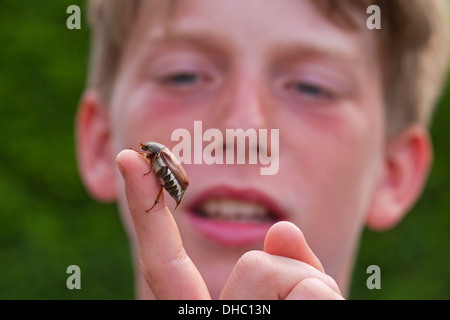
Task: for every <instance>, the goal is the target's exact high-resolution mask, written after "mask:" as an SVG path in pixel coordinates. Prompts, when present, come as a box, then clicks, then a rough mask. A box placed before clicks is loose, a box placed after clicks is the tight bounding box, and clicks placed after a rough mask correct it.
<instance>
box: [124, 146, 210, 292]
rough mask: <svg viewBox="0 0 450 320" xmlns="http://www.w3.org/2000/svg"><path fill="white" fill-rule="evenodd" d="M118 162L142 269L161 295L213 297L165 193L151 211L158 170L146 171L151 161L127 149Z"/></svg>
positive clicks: (157, 187)
mask: <svg viewBox="0 0 450 320" xmlns="http://www.w3.org/2000/svg"><path fill="white" fill-rule="evenodd" d="M116 161H117V164H118V166H119V169H120V171H121V173H122V176H123V178H124V180H125V191H126V195H127V200H128V206H129V209H130V213H131V216H132V219H133V223H134V227H135V231H136V236H137V239H138V243H139V251H140V255H141V271H142V273H143V276H144V278H145V279H146V281H147V283H148V284H149V286H150V288H151V289H152V291H153V293H154V294H155V296H156V298H157V299H209V298H210V296H209V292H208V289H207V287H206V284H205V282H204V281H203V279H202V277H201V275H200V273H199V272H198V270H197V268H196V267H195V265H194V264H193V262H192V261H191V259H190V258H189V257H188V255H187V254H186V251H185V250H184V248H183V243H182V241H181V237H180V233H179V231H178V227H177V225H176V223H175V220H174V218H173V216H172V213H171V212H170V211H169V209H168V208H167V206H166V203H165V201H164V195H162V196H161V201H160V202H159V203H158V204H156V206H155V207H154V208H153V209H152V210H151V211H149V212H148V213H147V212H146V210H148V209H149V208H150V207H151V206H152V205H153V203H154V201H155V199H156V196H157V194H158V192H159V190H160V188H161V187H160V185H159V184H158V182H157V180H156V176H155V174H154V173H153V172H152V173H151V174H148V175H145V176H144V174H145V173H147V172H148V170H149V163H148V162H147V161H146V160H145V159H144V158H143V157H141V156H140V155H139V154H138V153H136V152H134V151H131V150H124V151H122V152H120V153H119V154H118V156H117V159H116Z"/></svg>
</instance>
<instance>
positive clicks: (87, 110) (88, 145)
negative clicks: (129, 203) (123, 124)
mask: <svg viewBox="0 0 450 320" xmlns="http://www.w3.org/2000/svg"><path fill="white" fill-rule="evenodd" d="M76 146H77V160H78V167H79V170H80V173H81V177H82V179H83V182H84V184H85V186H86V189H87V190H88V191H89V193H90V194H91V195H92V196H93V197H94V198H96V199H97V200H99V201H102V202H110V201H113V200H115V197H116V187H115V166H114V163H115V162H114V158H113V157H112V153H111V141H110V131H109V121H108V113H107V110H106V107H105V106H104V105H103V104H102V101H101V99H100V97H99V95H98V93H97V92H96V91H93V90H89V91H86V92H85V93H84V94H83V96H82V98H81V101H80V105H79V108H78V114H77V119H76Z"/></svg>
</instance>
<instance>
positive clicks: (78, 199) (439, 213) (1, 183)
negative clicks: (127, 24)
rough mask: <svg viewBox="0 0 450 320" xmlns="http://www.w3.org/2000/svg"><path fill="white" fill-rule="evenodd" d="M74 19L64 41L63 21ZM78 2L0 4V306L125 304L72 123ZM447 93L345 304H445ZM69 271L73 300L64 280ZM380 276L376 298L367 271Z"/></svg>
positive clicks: (448, 274)
mask: <svg viewBox="0 0 450 320" xmlns="http://www.w3.org/2000/svg"><path fill="white" fill-rule="evenodd" d="M70 4H76V5H79V6H80V7H81V10H82V29H81V30H68V29H67V28H66V19H67V18H68V16H69V15H68V14H67V13H66V9H67V7H68V6H69V5H70ZM85 12H86V6H85V2H84V1H80V0H77V1H71V2H66V1H61V0H47V1H16V0H2V2H1V3H0V43H1V45H0V146H1V149H0V299H132V298H134V289H133V273H132V265H131V254H130V252H129V248H128V241H127V238H126V235H125V233H124V230H123V229H122V225H121V222H120V219H119V217H118V214H117V212H116V208H115V205H113V204H110V205H105V204H99V203H96V202H95V201H93V200H92V199H91V198H90V197H89V196H88V195H87V193H86V191H85V190H84V187H83V186H82V184H81V181H80V178H79V176H78V171H77V167H76V160H75V159H76V156H75V148H74V137H73V132H74V129H73V127H74V117H75V114H76V107H77V103H78V101H79V98H80V94H81V93H82V91H83V88H84V85H85V79H86V70H87V65H88V51H89V48H88V44H89V33H88V25H87V19H86V16H85ZM449 102H450V92H449V91H447V93H446V94H444V96H443V99H442V100H441V103H440V106H439V110H438V113H437V116H436V117H435V121H434V124H433V127H432V136H433V139H434V147H435V152H436V156H435V163H434V167H433V170H432V173H431V177H430V179H429V183H428V185H427V187H426V189H425V193H424V195H423V197H422V198H421V199H420V201H419V202H418V204H417V206H416V207H415V208H414V209H413V210H412V211H411V212H410V214H409V215H408V216H407V218H406V219H405V220H404V221H403V222H401V223H400V224H399V226H398V227H396V228H394V229H393V230H390V231H386V232H372V231H365V232H364V234H363V238H362V242H361V245H360V249H361V250H360V253H359V255H358V257H357V263H356V266H355V270H354V278H353V282H352V290H351V296H350V298H353V299H449V298H450V268H449V262H450V259H449V258H450V241H449V239H450V233H449V230H450V228H449V227H450V216H449V214H448V208H449V207H450V206H449V204H450V188H449V184H448V181H450V168H449V166H448V164H449V163H450V139H448V137H447V134H448V125H449V124H450V108H449V106H448V104H449ZM72 264H76V265H78V266H80V268H81V272H82V289H81V290H68V289H67V287H66V279H67V277H68V276H69V275H68V274H66V268H67V267H68V266H69V265H72ZM372 264H375V265H378V266H380V267H381V290H368V289H367V287H366V280H367V277H368V274H366V269H367V267H368V266H369V265H372Z"/></svg>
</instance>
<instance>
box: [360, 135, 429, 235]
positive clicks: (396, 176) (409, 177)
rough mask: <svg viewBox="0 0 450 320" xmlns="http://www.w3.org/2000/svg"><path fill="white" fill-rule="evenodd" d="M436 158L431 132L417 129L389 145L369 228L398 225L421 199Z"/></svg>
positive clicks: (370, 210) (369, 218) (368, 218)
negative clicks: (433, 156)
mask: <svg viewBox="0 0 450 320" xmlns="http://www.w3.org/2000/svg"><path fill="white" fill-rule="evenodd" d="M431 159H432V147H431V140H430V138H429V134H428V132H427V131H426V130H425V129H424V128H422V127H420V126H413V127H411V128H409V129H408V130H406V131H405V132H404V133H403V134H401V135H399V136H398V137H396V138H394V139H392V140H391V141H389V142H388V143H387V145H386V151H385V157H384V166H383V173H382V176H381V179H380V182H379V184H378V186H377V189H376V191H375V194H374V197H373V201H372V204H371V207H370V209H369V212H368V215H367V220H366V223H367V226H368V227H370V228H372V229H377V230H384V229H388V228H391V227H393V226H395V225H396V224H397V223H398V222H399V221H401V219H402V218H403V217H404V215H405V214H406V213H407V212H408V210H409V209H410V208H411V207H412V206H413V205H414V203H415V202H416V201H417V199H418V198H419V196H420V194H421V192H422V190H423V187H424V186H425V183H426V179H427V177H428V172H429V169H430V165H431Z"/></svg>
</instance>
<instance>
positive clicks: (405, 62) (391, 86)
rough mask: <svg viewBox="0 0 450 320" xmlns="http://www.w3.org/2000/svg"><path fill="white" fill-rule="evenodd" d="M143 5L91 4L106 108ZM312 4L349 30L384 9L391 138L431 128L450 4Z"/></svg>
mask: <svg viewBox="0 0 450 320" xmlns="http://www.w3.org/2000/svg"><path fill="white" fill-rule="evenodd" d="M145 1H149V0H145ZM313 1H314V0H313ZM141 2H142V0H126V1H124V0H90V6H89V20H90V24H91V27H92V29H93V38H92V49H91V50H92V52H91V65H90V72H89V79H88V81H89V83H88V85H89V86H90V87H93V88H96V89H97V90H98V91H99V92H100V94H101V96H102V98H103V99H104V100H105V101H106V103H107V102H108V101H109V98H110V95H111V88H112V86H113V83H114V79H115V77H116V75H117V69H118V66H119V62H120V59H121V55H122V52H123V48H124V46H125V41H126V39H127V37H128V36H129V34H130V32H131V30H132V28H133V22H134V21H136V16H137V14H138V9H139V7H140V5H141ZM160 3H162V1H158V4H160ZM314 3H315V4H317V5H318V7H319V8H320V9H321V10H322V11H323V12H324V13H325V14H327V15H328V16H329V17H330V18H331V19H333V21H335V22H336V23H338V24H340V25H341V26H342V27H350V28H355V27H356V26H355V24H354V21H353V20H352V17H351V15H350V14H349V12H350V9H357V10H358V11H360V12H361V13H362V14H367V13H366V10H367V8H368V7H369V6H370V5H372V4H375V5H378V6H379V7H380V9H381V25H382V28H381V30H377V31H374V32H379V39H380V58H381V62H382V64H383V66H382V67H383V71H384V95H385V105H386V108H385V112H386V122H387V135H388V136H394V135H396V134H398V133H400V132H402V130H404V129H406V128H407V127H408V126H410V125H413V124H421V125H424V126H428V125H429V123H430V121H431V118H432V114H433V109H434V105H435V104H436V100H437V99H438V97H439V94H440V92H441V91H442V89H443V84H444V80H445V76H446V73H447V60H448V34H447V27H448V25H447V6H446V4H447V1H446V0H339V1H336V0H315V1H314ZM165 4H169V5H168V6H167V5H166V6H165V7H166V10H169V11H171V9H170V8H171V7H172V8H173V6H175V0H167V1H166V2H165ZM167 8H169V9H167ZM367 17H368V15H367Z"/></svg>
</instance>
